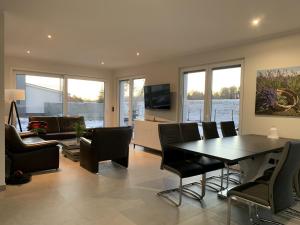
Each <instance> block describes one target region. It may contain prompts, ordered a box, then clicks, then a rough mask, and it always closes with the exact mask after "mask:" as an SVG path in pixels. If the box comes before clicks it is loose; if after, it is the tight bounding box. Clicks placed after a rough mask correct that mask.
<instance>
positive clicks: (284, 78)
mask: <svg viewBox="0 0 300 225" xmlns="http://www.w3.org/2000/svg"><path fill="white" fill-rule="evenodd" d="M299 98H300V67H289V68H280V69H269V70H258V71H257V77H256V102H255V114H256V115H276V116H294V117H300V102H299Z"/></svg>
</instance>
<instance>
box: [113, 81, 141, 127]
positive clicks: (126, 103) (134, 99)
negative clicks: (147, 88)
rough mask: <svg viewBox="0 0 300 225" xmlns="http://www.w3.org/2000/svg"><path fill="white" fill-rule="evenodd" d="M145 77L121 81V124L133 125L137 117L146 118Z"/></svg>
mask: <svg viewBox="0 0 300 225" xmlns="http://www.w3.org/2000/svg"><path fill="white" fill-rule="evenodd" d="M144 84H145V79H144V78H139V79H127V80H120V81H119V124H120V126H128V125H133V121H134V120H136V119H144V114H145V103H144Z"/></svg>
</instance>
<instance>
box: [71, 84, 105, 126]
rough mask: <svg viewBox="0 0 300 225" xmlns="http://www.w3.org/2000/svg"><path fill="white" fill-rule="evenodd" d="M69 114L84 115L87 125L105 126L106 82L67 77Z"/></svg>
mask: <svg viewBox="0 0 300 225" xmlns="http://www.w3.org/2000/svg"><path fill="white" fill-rule="evenodd" d="M67 82H68V85H67V87H68V115H75V116H78V115H80V116H84V120H85V124H86V126H87V127H89V128H90V127H103V126H104V82H101V81H92V80H79V79H67Z"/></svg>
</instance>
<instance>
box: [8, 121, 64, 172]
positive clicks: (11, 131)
mask: <svg viewBox="0 0 300 225" xmlns="http://www.w3.org/2000/svg"><path fill="white" fill-rule="evenodd" d="M57 144H58V142H57V141H44V140H43V139H41V138H39V137H37V136H36V135H34V134H32V133H31V134H30V133H26V134H25V135H22V137H21V136H20V135H19V133H18V132H17V130H16V128H15V127H14V126H11V125H8V124H5V153H6V155H7V156H8V157H9V159H10V161H11V165H10V171H11V173H13V172H15V171H16V170H21V171H22V172H24V173H30V172H36V171H41V170H50V169H58V168H59V147H58V146H57Z"/></svg>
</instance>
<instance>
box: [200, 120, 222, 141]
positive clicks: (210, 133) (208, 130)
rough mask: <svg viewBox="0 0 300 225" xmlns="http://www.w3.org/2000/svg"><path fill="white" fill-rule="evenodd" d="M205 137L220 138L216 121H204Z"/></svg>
mask: <svg viewBox="0 0 300 225" xmlns="http://www.w3.org/2000/svg"><path fill="white" fill-rule="evenodd" d="M202 128H203V137H204V139H213V138H219V137H220V136H219V133H218V129H217V123H216V122H202Z"/></svg>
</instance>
